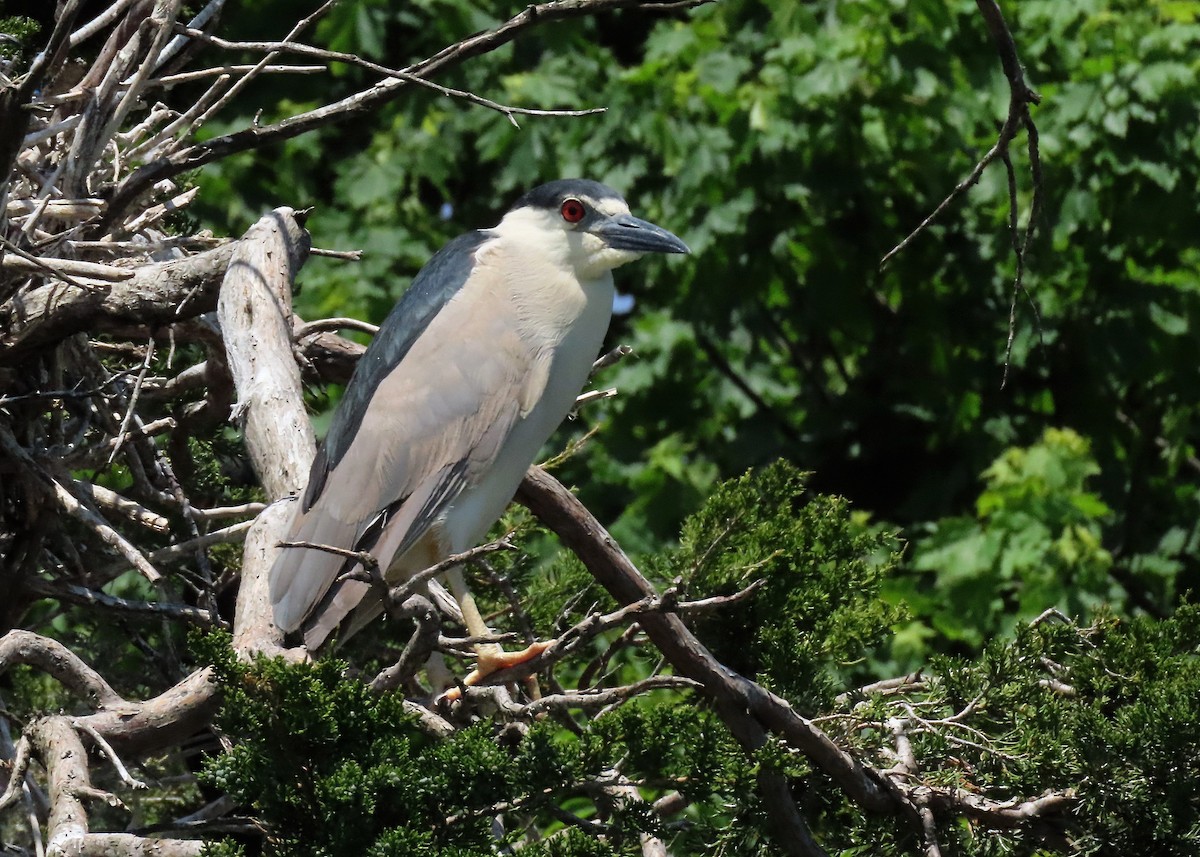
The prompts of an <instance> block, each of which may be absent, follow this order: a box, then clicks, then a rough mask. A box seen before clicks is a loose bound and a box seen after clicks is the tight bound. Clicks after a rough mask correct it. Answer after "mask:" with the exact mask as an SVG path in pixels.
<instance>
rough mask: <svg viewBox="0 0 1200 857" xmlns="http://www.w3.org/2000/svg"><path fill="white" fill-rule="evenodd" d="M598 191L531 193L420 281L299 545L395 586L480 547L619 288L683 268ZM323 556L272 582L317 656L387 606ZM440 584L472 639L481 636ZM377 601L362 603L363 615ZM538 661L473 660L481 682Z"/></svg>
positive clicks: (674, 248)
mask: <svg viewBox="0 0 1200 857" xmlns="http://www.w3.org/2000/svg"><path fill="white" fill-rule="evenodd" d="M686 252H688V248H687V246H686V245H685V244H684V243H683V242H682V241H680V240H679V239H678V238H676V237H675V236H674V235H672V234H671V233H670V232H667V231H666V230H665V229H662V228H660V227H658V226H655V225H654V224H652V223H648V222H646V221H645V220H639V219H638V218H636V217H634V216H633V215H631V214H630V213H629V206H628V205H626V203H625V201H624V200H623V199H622V198H621V196H620V194H618V193H617V192H616V191H614V190H612V189H611V188H609V187H606V186H605V185H602V184H600V183H598V182H594V181H586V180H583V179H566V180H561V181H554V182H550V183H548V184H544V185H541V186H540V187H538V188H535V189H534V190H531V191H529V192H528V193H527V194H525V195H524V196H523V197H521V198H520V199H519V200H517V202H516V204H515V205H514V206H513V207H512V208H511V209H510V210H509V212H508V213H507V214H506V215H505V216H504V219H503V220H501V221H500V224H499V225H498V226H496V227H494V228H492V229H483V230H479V231H476V232H471V233H468V234H466V235H461V236H459V237H458V238H455V239H454V240H453V241H451V242H450V243H449V244H447V245H446V246H445V247H443V248H442V249H441V250H440V251H438V253H437V254H435V255H434V257H433V258H432V259H430V260H429V263H428V264H427V265H426V266H425V267H424V268H423V269H422V270H421V272H420V273H419V274H417V277H416V279H415V280H414V281H413V284H412V286H411V287H410V288H409V290H408V291H407V292H405V294H404V296H403V297H402V298H401V300H400V302H399V303H397V304H396V307H395V308H394V309H393V310H392V312H391V314H390V315H388V317H387V320H386V321H384V323H383V326H382V327H380V329H379V333H378V334H377V335H376V337H375V339H374V341H373V342H372V343H371V345H370V347H369V348H368V349H367V351H366V353H365V354H364V355H363V356H362V359H361V360H360V362H359V364H358V367H357V369H356V370H355V372H354V376H353V377H352V378H351V380H350V384H349V386H347V388H346V393H345V396H344V397H343V398H342V401H341V403H340V404H339V406H338V408H337V411H336V412H335V413H334V416H333V421H332V423H331V425H330V427H329V432H328V434H327V435H326V437H325V441H324V443H323V444H322V446H321V448H320V450H319V451H318V453H317V457H316V460H315V461H314V462H313V466H312V471H311V473H310V474H309V479H308V489H307V490H306V491H305V492H304V496H303V498H302V499H301V500H300V502H299V503H297V510H296V517H295V519H294V521H293V523H292V527H291V533H290V535H289V538H288V540H289V541H302V542H310V543H315V544H319V545H330V546H334V547H338V548H346V549H351V550H356V551H367V552H369V553H370V554H371V555H372V556H373V557H374V558H375V559H376V560H377V561H378V562H379V565H380V567H381V568H383V569H386V570H387V572H386V577H387V579H388V580H389V581H390V582H392V583H395V582H399V581H401V580H404V579H406V577H407V576H410V575H412V574H414V573H416V572H418V571H420V570H422V569H425V568H428V567H430V566H432V565H434V564H436V563H437V562H438V561H440V560H442V559H444V558H445V557H447V556H449V555H450V554H453V553H458V552H461V551H464V550H467V549H469V548H471V547H473V546H474V545H475V544H477V543H478V542H479V541H480V540H481V539H482V538H483V537H484V535H485V534H486V533H487V531H488V529H489V528H490V527H491V526H492V524H493V523H495V522H496V520H498V519H499V517H500V515H501V514H503V512H504V509H505V507H506V506H507V505H508V503H509V501H510V500H511V499H512V497H513V494H514V493H515V492H516V490H517V486H518V485H519V484H520V482H521V478H522V476H523V475H524V474H525V471H526V470H527V469H528V467H529V465H530V464H531V463H532V462H533V460H534V457H535V456H536V455H537V454H538V451H539V450H540V449H541V447H542V445H543V444H544V443H545V442H546V440H547V439H548V438H549V437H550V435H551V433H552V432H553V431H554V429H555V428H556V427H557V426H558V424H559V423H560V422H562V420H563V418H564V417H565V416H566V415H567V413H568V412H569V411H570V409H571V407H572V405H573V403H574V402H575V398H576V396H577V395H578V394H579V392H580V390H581V388H582V387H583V385H584V383H585V382H586V381H587V378H588V374H589V371H590V369H591V366H592V363H593V361H594V360H595V358H596V356H597V353H598V352H599V350H600V346H601V344H602V341H603V339H604V334H605V331H606V330H607V329H608V321H609V317H610V316H611V314H612V303H613V278H612V270H613V269H614V268H616V267H618V266H620V265H624V264H625V263H626V262H632V261H634V260H635V259H638V258H640V257H641V256H642V255H643V254H645V253H686ZM353 567H354V561H348V560H346V559H345V558H344V557H340V556H338V555H336V554H333V553H330V552H329V551H323V550H318V549H313V548H285V549H284V550H282V551H281V552H280V556H279V559H278V560H277V561H276V563H275V566H274V568H273V569H272V570H271V601H272V604H273V605H274V609H275V622H276V624H277V625H278V626H279V628H281V629H282V630H283V631H285V632H294V631H302V632H303V636H304V642H305V644H306V645H307V646H308V648H309V649H310V650H314V649H317V648H319V647H320V646H321V645H322V644H324V643H325V642H326V641H327V640H329V639H330V638H331V636H332V635H333V634H334V632H335V631H337V632H338V636H339V637H340V638H345V637H346V636H347V635H348V634H349V633H353V632H354V631H356V630H358V629H359V628H361V627H362V625H364V624H366V622H368V621H370V620H371V619H372V618H374V617H375V616H378V615H379V613H380V611H381V603H380V601H379V599H378V597H377V596H376V595H375V594H370V595H369V593H370V588H371V587H370V584H369V583H367V582H365V581H363V580H361V579H357V578H354V577H348V576H347V572H348V571H350V570H351V569H352V568H353ZM447 581H448V583H449V584H450V589H451V591H452V592H453V593H454V596H455V598H456V599H457V600H458V602H459V604H460V606H461V607H462V612H463V618H464V620H465V624H466V626H467V631H468V633H470V634H471V635H472V636H482V635H486V634H487V633H488V629H487V626H486V625H485V624H484V621H483V619H482V618H481V617H480V615H479V611H478V610H477V609H476V607H475V604H474V602H473V600H472V598H471V596H470V593H469V592H468V591H467V588H466V586H465V584H464V582H463V578H462V573H461V571H458V570H454V571H451V572H448V573H447ZM368 596H369V597H368ZM530 654H531V652H529V651H526V652H521V653H508V654H506V653H504V652H502V651H500V650H499V648H498V647H494V646H485V647H480V650H479V662H478V663H477V670H476V674H475V677H476V678H477V677H478V676H480V675H486V674H487V673H489V672H492V671H494V670H496V669H500V668H502V667H503V666H506V665H508V664H510V663H512V662H515V661H519V660H520V659H522V658H523V657H528V656H530Z"/></svg>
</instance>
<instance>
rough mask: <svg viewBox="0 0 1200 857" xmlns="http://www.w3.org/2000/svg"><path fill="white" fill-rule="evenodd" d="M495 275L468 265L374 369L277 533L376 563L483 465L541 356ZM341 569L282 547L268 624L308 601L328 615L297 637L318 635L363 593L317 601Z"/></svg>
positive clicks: (333, 559)
mask: <svg viewBox="0 0 1200 857" xmlns="http://www.w3.org/2000/svg"><path fill="white" fill-rule="evenodd" d="M495 276H496V275H495V274H494V273H492V271H491V269H488V268H486V267H484V266H477V267H476V268H474V269H473V270H472V271H471V272H470V274H469V276H468V277H467V281H466V283H465V284H464V285H463V286H462V288H460V289H459V290H458V291H457V293H456V294H455V295H454V296H453V297H451V298H450V299H449V300H448V301H446V303H445V305H444V306H443V307H442V308H441V309H440V310H439V311H438V312H437V313H436V314H435V315H434V316H433V318H432V319H431V320H430V321H429V323H428V324H427V325H426V327H425V329H424V330H423V331H422V332H421V333H420V334H419V335H418V336H417V337H416V338H415V339H414V340H413V342H412V343H411V345H410V347H409V348H408V349H407V351H406V353H405V354H404V356H403V358H402V359H401V360H400V362H399V363H397V364H396V365H395V366H394V367H392V368H391V369H390V371H385V372H382V373H380V377H379V378H378V380H377V381H376V383H375V386H374V389H373V391H372V395H371V396H370V398H369V400H368V401H366V402H365V404H363V405H361V406H360V413H359V416H358V420H357V425H356V426H355V427H354V428H355V430H354V432H353V434H352V436H351V438H350V440H349V442H348V443H345V445H344V448H343V449H341V450H340V454H339V455H338V456H337V457H336V459H333V457H332V456H330V455H328V454H327V455H326V456H325V460H326V461H325V466H326V467H327V469H326V470H325V471H324V474H323V476H319V477H318V478H320V483H319V487H318V489H317V491H316V492H315V493H314V492H312V491H311V490H310V492H308V494H307V495H306V497H305V500H306V503H305V504H301V508H300V509H299V510H298V514H297V518H296V520H295V522H294V524H293V527H292V535H291V536H290V538H289V541H309V542H314V543H318V544H328V545H335V546H338V547H345V548H353V549H358V550H364V549H368V550H372V552H373V554H374V555H375V558H376V559H377V560H378V561H379V563H380V565H381V567H383V568H385V569H386V568H387V566H388V565H389V564H390V563H391V561H392V560H393V558H394V557H396V556H398V555H401V554H403V553H404V552H405V551H406V550H407V549H408V548H409V547H411V546H412V545H413V544H414V543H415V542H416V541H417V540H418V539H420V538H421V536H422V535H424V534H425V533H426V532H427V531H428V530H429V527H430V526H431V525H432V524H433V523H434V522H435V521H436V520H437V518H438V516H439V515H440V514H441V513H442V511H443V510H444V509H445V508H446V506H447V505H448V504H449V503H450V502H452V501H453V500H454V498H455V497H457V496H458V494H459V493H460V492H461V491H462V490H463V488H464V487H465V486H467V485H469V484H471V483H473V482H474V481H475V480H477V479H478V477H479V476H480V475H481V474H483V473H485V472H486V471H487V470H488V468H489V467H490V466H491V463H492V462H493V461H494V460H495V458H496V456H497V454H498V453H499V451H500V449H501V448H502V447H503V445H504V442H505V440H507V438H508V436H509V435H510V433H511V432H512V429H513V427H514V425H515V424H516V423H517V421H518V420H519V419H520V418H521V417H522V416H524V415H525V414H526V413H528V410H529V408H530V407H531V406H532V403H534V402H536V401H537V400H538V399H539V398H540V396H541V388H542V387H544V385H545V381H546V377H547V374H548V368H547V366H546V365H545V364H547V363H548V361H549V356H548V355H545V354H541V353H539V352H536V351H534V350H533V349H532V348H531V347H530V346H529V345H528V344H527V343H525V342H524V341H523V340H522V339H521V337H520V335H519V333H518V330H517V328H516V325H514V324H513V323H512V322H513V320H512V318H511V307H510V306H508V305H507V303H506V301H505V300H504V290H503V289H501V288H498V287H496V286H495V284H494V283H492V282H490V280H491V279H493V278H495ZM380 335H383V334H382V331H381V334H380ZM328 446H329V444H328V441H327V443H326V448H328ZM314 475H315V476H316V475H317V474H316V473H314ZM344 566H345V560H343V559H341V558H340V557H338V556H336V555H334V554H330V553H329V552H327V551H318V550H312V549H295V548H291V549H284V551H283V552H282V553H281V556H280V558H279V560H277V561H276V565H275V568H274V569H272V578H271V600H272V603H273V604H274V606H275V621H276V624H277V625H278V626H279V627H280V628H282V629H283V630H284V631H292V630H295V629H296V628H298V627H300V625H301V624H302V623H305V621H306V619H308V620H310V621H311V619H312V617H311V616H310V613H311V612H312V611H313V609H314V607H317V606H318V605H320V607H321V610H322V611H330V615H329V616H323V617H319V626H320V628H321V629H322V630H321V632H320V633H318V634H315V635H308V636H309V637H310V643H313V644H319V643H320V642H323V640H324V637H325V636H328V633H330V632H332V630H333V629H334V628H335V627H336V625H337V623H338V622H340V621H341V618H342V616H344V615H345V614H346V613H347V612H349V611H350V610H351V609H353V607H354V606H355V605H356V604H357V602H358V601H359V600H360V599H361V598H362V597H363V595H364V594H365V592H366V587H365V586H361V585H360V586H357V587H354V586H347V587H346V589H345V591H344V592H339V593H335V594H336V595H337V597H336V598H334V599H333V600H332V602H331V601H330V599H327V598H326V594H327V592H329V590H330V587H331V586H332V585H333V584H334V582H335V581H336V580H337V578H338V575H339V574H340V573H341V572H342V570H343V567H344Z"/></svg>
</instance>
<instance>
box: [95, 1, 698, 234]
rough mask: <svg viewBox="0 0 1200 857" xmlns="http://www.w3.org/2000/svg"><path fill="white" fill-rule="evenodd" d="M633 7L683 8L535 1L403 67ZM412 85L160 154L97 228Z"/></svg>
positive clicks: (432, 68) (412, 69) (380, 89)
mask: <svg viewBox="0 0 1200 857" xmlns="http://www.w3.org/2000/svg"><path fill="white" fill-rule="evenodd" d="M703 2H704V0H696V2H690V0H689V2H688V3H687V4H686V6H688V7H690V6H698V5H701V4H702V3H703ZM634 7H636V8H642V9H654V8H659V9H678V8H681V7H680V5H679V4H677V3H673V2H650V0H552V2H548V3H540V4H535V5H531V6H529V7H527V8H526V9H525V10H524V11H522V12H521V13H520V14H518V15H515V16H514V17H512V18H510V19H509V20H508V21H507V22H505V23H504V24H501V25H500V26H499V27H496V28H495V29H492V30H486V31H484V32H482V33H478V34H476V35H474V36H470V37H468V38H466V39H463V40H462V41H460V42H457V43H455V44H453V45H450V46H448V47H446V48H443V49H442V50H441V51H439V52H438V53H436V54H434V55H433V56H432V57H429V58H428V59H425V60H422V61H421V62H418V63H415V64H413V65H411V66H408V67H407V68H404V69H401V71H403V72H404V73H405V74H406V75H411V76H414V77H421V78H427V77H429V76H431V75H432V74H433V73H434V72H437V71H441V70H442V69H444V68H447V67H450V66H453V65H457V64H459V63H461V62H463V61H465V60H467V59H470V58H471V57H474V56H478V55H479V54H483V53H487V52H489V51H492V50H495V49H496V48H498V47H500V46H501V45H505V44H507V43H509V42H511V41H512V40H513V39H515V38H517V36H519V35H520V34H521V33H523V32H524V31H526V30H529V29H531V28H533V27H538V26H542V25H544V24H548V23H551V22H553V21H561V20H566V19H569V18H577V17H584V16H589V15H595V14H597V13H599V12H605V11H610V10H613V9H625V8H634ZM410 85H411V84H410V83H409V81H408V80H406V79H404V78H399V77H392V78H388V79H386V80H383V81H381V82H379V83H377V84H375V85H374V86H372V87H370V88H369V89H366V90H363V91H362V92H357V93H355V94H353V95H350V96H347V97H346V98H343V99H342V100H341V101H337V102H335V103H333V104H328V105H325V106H322V107H319V108H317V109H315V110H310V111H308V112H306V113H301V114H298V115H296V116H291V117H289V118H287V119H284V120H281V121H279V122H276V123H273V124H271V125H265V126H262V127H254V126H251V127H249V128H245V129H242V130H240V131H235V132H233V133H231V134H224V135H222V136H220V137H214V138H213V139H210V140H206V141H205V142H203V143H198V144H195V145H192V146H189V147H187V148H185V149H181V150H178V151H175V152H172V153H171V154H170V155H168V156H166V157H162V158H158V159H156V160H155V161H153V162H151V163H148V164H146V165H145V166H142V167H139V168H138V169H136V170H134V171H133V173H131V174H130V175H129V176H128V177H127V178H126V179H124V180H123V181H122V182H121V183H120V184H119V185H118V186H117V187H116V189H115V190H114V192H113V195H112V198H111V201H110V204H109V210H108V212H107V213H106V214H105V216H104V217H103V218H102V219H101V221H100V222H99V223H98V224H97V226H96V228H97V229H98V230H101V231H102V230H104V229H107V228H108V225H109V224H110V223H111V222H112V221H113V220H115V219H116V218H118V217H121V216H123V215H124V212H125V210H126V209H127V208H128V207H129V206H130V205H132V203H133V202H134V200H136V199H137V198H138V197H140V196H141V195H142V194H144V193H145V192H146V191H148V190H150V188H151V187H153V186H154V185H155V184H157V183H158V182H160V181H162V180H163V179H168V178H171V177H173V176H177V175H179V174H180V173H182V172H185V171H186V170H192V169H196V168H197V167H200V166H203V165H204V164H208V163H211V162H213V161H216V160H220V159H221V158H225V157H228V156H229V155H233V154H236V153H237V152H244V151H246V150H247V149H254V148H258V147H260V146H263V145H266V144H268V143H275V142H279V141H282V140H289V139H291V138H292V137H296V136H299V135H300V134H303V133H306V132H308V131H311V130H313V129H315V128H320V127H323V126H325V125H330V124H334V123H337V122H341V121H344V120H346V119H348V118H350V117H352V116H358V115H363V114H366V113H369V112H370V111H372V110H375V109H377V108H378V107H379V106H380V105H382V104H385V103H387V102H388V101H391V100H392V99H394V98H396V97H397V95H398V94H399V92H400V91H401V90H402V89H403V88H404V87H406V86H410Z"/></svg>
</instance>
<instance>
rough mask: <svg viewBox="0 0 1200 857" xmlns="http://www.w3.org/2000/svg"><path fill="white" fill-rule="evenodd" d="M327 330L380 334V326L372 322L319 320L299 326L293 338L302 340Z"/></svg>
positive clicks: (337, 319)
mask: <svg viewBox="0 0 1200 857" xmlns="http://www.w3.org/2000/svg"><path fill="white" fill-rule="evenodd" d="M327 330H357V331H360V332H361V333H367V334H370V335H371V336H374V335H375V334H377V333H379V326H378V325H375V324H371V323H370V322H366V321H359V320H358V319H356V318H319V319H316V320H315V321H306V322H305V323H304V324H301V325H299V326H298V327H297V328H296V330H295V332H294V333H293V334H292V337H293V338H294V339H296V340H300V339H303V338H304V337H306V336H312V335H313V334H316V333H323V332H325V331H327Z"/></svg>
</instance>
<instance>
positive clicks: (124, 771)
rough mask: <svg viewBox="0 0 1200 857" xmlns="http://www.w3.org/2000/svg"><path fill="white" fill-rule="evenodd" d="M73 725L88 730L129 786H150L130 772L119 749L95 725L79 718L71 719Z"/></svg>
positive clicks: (90, 736)
mask: <svg viewBox="0 0 1200 857" xmlns="http://www.w3.org/2000/svg"><path fill="white" fill-rule="evenodd" d="M71 725H72V726H74V727H75V728H76V729H79V730H80V731H82V732H86V733H87V735H88V737H89V738H91V739H92V740H93V741H95V742H96V746H97V747H99V748H100V749H101V750H102V751H103V752H104V755H105V756H108V760H109V761H110V762H112V766H113V769H114V770H115V771H116V772H117V776H118V777H119V778H120V780H121V782H123V783H124V784H125V785H127V786H129V787H130V788H131V789H148V788H150V786H148V785H146V783H144V782H142V781H141V780H139V779H137V778H136V777H134V776H132V775H131V774H130V773H129V769H128V768H126V767H125V763H124V762H122V761H121V757H120V756H118V755H117V751H116V750H114V749H113V748H112V744H109V743H108V741H106V740H105V739H104V736H103V735H101V734H100V733H99V732H98V731H96V727H95V726H92V725H91V724H90V723H88V722H86V721H84V720H80V719H79V718H75V719H73V720H72V721H71Z"/></svg>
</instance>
